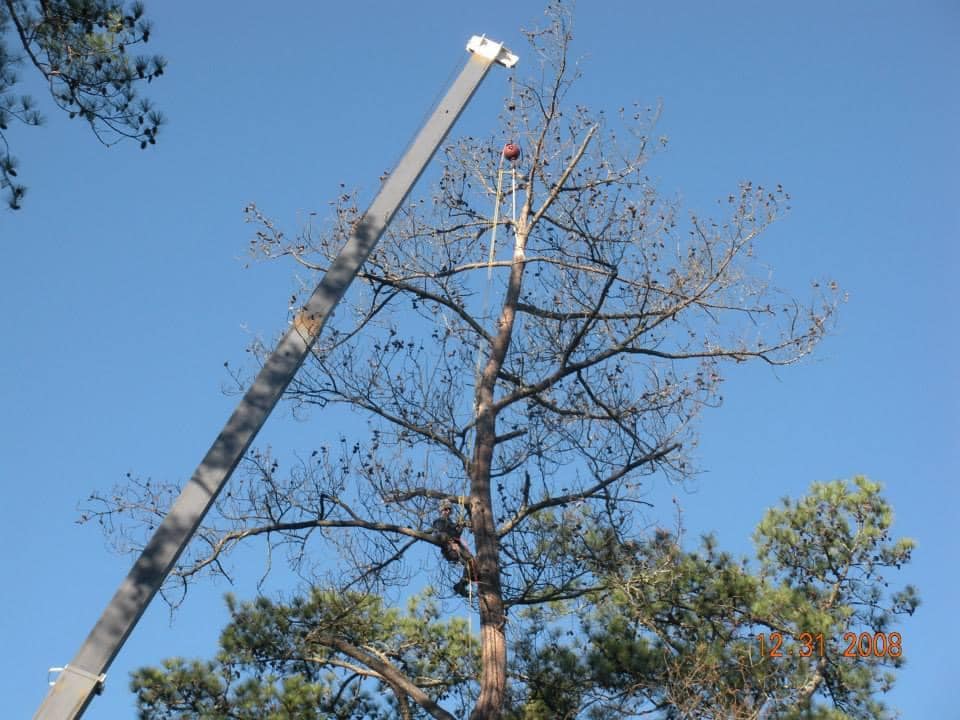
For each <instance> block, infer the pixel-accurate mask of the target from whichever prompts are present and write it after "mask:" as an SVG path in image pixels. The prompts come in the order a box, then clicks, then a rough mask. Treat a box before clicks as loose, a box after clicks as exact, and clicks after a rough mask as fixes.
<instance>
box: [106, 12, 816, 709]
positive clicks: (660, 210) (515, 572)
mask: <svg viewBox="0 0 960 720" xmlns="http://www.w3.org/2000/svg"><path fill="white" fill-rule="evenodd" d="M527 37H528V38H529V40H530V43H531V46H532V48H533V50H534V51H535V57H536V58H537V60H538V62H537V63H534V64H535V65H537V67H536V72H535V74H534V78H533V79H532V80H529V81H518V82H517V84H516V86H515V89H514V91H513V92H512V93H511V98H510V100H509V101H508V103H507V105H506V109H505V111H504V116H503V126H504V127H503V131H502V134H501V135H498V136H496V137H494V138H485V139H482V140H478V139H473V138H467V139H462V140H460V141H459V142H456V143H454V144H453V145H451V146H450V147H448V148H447V149H446V151H445V155H444V158H443V171H442V176H441V177H440V179H439V181H438V183H437V184H436V185H435V187H434V189H433V193H432V196H430V197H423V198H422V199H418V200H417V201H416V202H414V203H413V204H411V205H410V206H408V207H407V208H405V209H404V211H403V212H402V213H401V214H400V215H399V216H398V218H397V219H396V220H395V221H394V223H393V225H392V226H391V228H390V230H389V232H388V236H386V237H385V239H384V242H382V244H381V246H380V247H379V248H378V249H377V250H376V251H375V252H374V254H373V255H372V256H371V258H370V259H369V261H368V262H367V264H366V266H365V267H364V268H363V270H362V272H361V278H362V280H363V286H362V288H361V289H360V290H358V291H357V292H355V293H354V294H353V296H352V298H351V301H352V302H351V304H350V308H349V310H343V309H341V311H340V313H339V316H338V318H337V319H336V321H335V322H333V323H331V327H330V328H328V332H327V334H326V335H325V337H324V338H323V339H322V340H321V346H320V347H319V348H318V349H317V351H316V353H315V357H314V358H313V359H312V361H311V362H310V363H309V365H308V366H305V367H304V369H303V370H302V371H301V373H300V375H299V376H298V378H297V380H296V381H295V383H294V384H293V385H292V386H291V390H290V392H289V397H290V400H291V401H292V402H293V403H294V407H295V408H297V409H298V410H303V409H307V408H309V407H310V406H313V405H318V406H323V407H325V406H331V405H332V406H346V407H347V408H350V409H352V410H355V411H359V412H360V413H361V414H362V416H364V417H365V418H366V420H367V427H368V429H369V432H368V433H367V434H366V436H364V437H360V438H357V439H354V438H348V437H346V436H345V435H344V436H343V437H342V438H341V441H340V446H339V448H338V447H336V446H334V447H321V448H318V449H316V450H314V451H313V452H312V454H311V455H310V456H309V457H306V456H304V457H301V458H299V459H298V460H297V461H296V463H295V464H294V466H293V467H292V469H291V470H290V471H289V472H286V473H281V472H280V471H279V465H278V462H277V461H276V460H274V459H273V458H272V457H271V455H270V453H269V452H267V451H257V452H254V453H253V454H251V456H250V457H249V458H248V462H247V470H248V471H249V472H248V473H247V475H246V476H245V477H244V478H243V479H242V480H240V481H239V482H236V483H235V484H234V486H233V487H232V489H231V490H230V491H229V492H228V493H226V494H225V496H224V497H223V498H221V499H220V501H219V504H218V506H217V515H216V517H212V519H211V520H209V521H208V524H207V525H206V526H205V527H204V528H203V529H202V531H201V533H200V537H199V539H198V541H197V542H195V543H194V545H193V548H192V554H188V555H187V556H185V558H184V559H183V560H182V563H181V565H180V566H179V567H178V569H177V571H176V573H175V576H174V582H179V583H181V588H185V587H186V583H187V582H188V581H189V580H190V579H191V578H193V577H195V576H196V575H197V574H198V573H200V572H201V571H212V572H216V573H227V572H228V568H227V567H225V565H224V564H223V563H224V558H225V556H226V554H227V552H228V551H229V550H230V549H231V548H233V547H235V546H236V545H237V544H238V543H240V542H241V541H243V540H245V539H247V538H251V537H254V536H266V537H268V538H269V541H270V546H271V547H272V548H279V547H282V546H285V547H286V548H288V549H289V550H290V551H291V554H290V558H291V559H292V560H293V562H294V564H295V566H296V567H298V568H300V569H302V570H305V571H310V572H312V571H313V570H314V568H312V567H309V566H308V563H309V562H310V558H311V554H310V553H309V552H308V550H309V548H310V541H311V539H313V538H315V537H316V536H320V537H321V538H322V542H327V543H332V544H333V545H334V546H335V547H336V549H337V557H338V559H339V562H338V565H337V568H336V570H335V571H334V572H331V573H330V575H329V576H328V577H327V578H326V580H325V581H324V582H326V583H333V584H335V585H336V586H338V587H341V588H350V589H355V588H358V587H368V588H370V589H371V590H383V588H385V587H387V586H389V585H398V586H406V585H408V584H409V583H410V582H411V580H412V578H413V577H414V576H415V575H418V574H420V573H422V572H423V571H424V567H423V565H422V562H423V555H422V554H420V555H418V554H417V552H416V550H417V549H418V548H422V547H423V546H424V543H428V544H433V545H438V544H439V543H440V541H439V540H438V539H437V537H436V535H434V534H433V533H432V532H431V529H430V520H431V519H432V517H433V516H434V515H435V513H436V508H437V505H438V503H439V502H441V501H447V502H450V503H453V504H454V506H455V507H457V508H459V512H460V513H461V516H462V519H463V520H464V521H465V522H466V523H467V524H468V527H469V529H470V530H471V532H472V535H473V540H474V543H475V552H476V580H477V583H476V587H477V597H478V601H479V616H480V638H481V654H482V673H481V677H480V679H479V689H478V695H477V698H476V703H475V707H474V710H473V713H472V715H471V718H472V720H491V719H492V718H499V717H501V713H502V711H503V709H504V706H505V703H506V702H507V700H508V698H507V691H506V681H507V650H508V648H507V645H508V641H507V635H506V632H505V628H506V624H507V613H508V610H509V609H510V608H513V607H517V606H534V605H540V604H544V603H549V602H552V601H559V600H564V599H571V598H576V597H579V596H581V595H583V594H585V593H587V592H589V591H590V590H592V589H595V588H596V584H597V579H596V577H594V575H593V574H592V573H591V572H590V568H591V567H594V566H595V564H596V562H597V556H598V555H602V554H603V553H604V552H606V551H607V549H608V548H610V547H613V546H616V545H621V544H622V543H623V542H624V541H625V540H626V538H627V537H628V536H629V535H630V533H632V532H634V530H635V528H634V524H635V522H636V517H637V513H636V510H637V508H638V507H639V506H640V504H642V503H644V500H643V497H644V492H646V487H645V485H644V483H643V482H642V481H643V479H644V478H647V477H649V476H652V475H654V474H655V473H659V474H661V475H663V476H665V477H667V478H670V479H673V480H683V479H685V478H688V477H690V476H691V475H692V473H693V472H694V469H693V467H692V459H691V454H690V450H691V447H692V446H693V444H694V441H695V432H694V430H695V426H694V423H695V419H696V418H697V416H698V414H699V412H700V410H701V409H702V408H704V407H706V406H713V405H716V404H718V403H719V400H720V398H719V394H718V388H719V384H720V382H721V379H722V376H721V370H722V368H723V365H724V364H725V363H726V362H729V361H732V362H735V363H741V362H746V361H753V360H759V361H762V362H764V363H766V364H770V365H788V364H791V363H794V362H796V361H798V360H799V359H801V358H802V357H804V356H805V355H807V354H808V353H809V352H810V351H811V350H812V349H813V347H814V346H815V345H816V344H817V342H818V341H819V340H820V339H821V337H822V336H823V334H824V332H825V329H826V327H827V325H828V323H829V320H830V318H831V315H832V314H833V312H834V308H835V300H834V299H833V298H830V297H822V298H818V299H816V300H815V301H814V302H813V303H812V304H810V305H804V304H802V303H800V302H798V301H797V300H794V299H793V298H792V297H790V296H788V295H785V294H783V293H781V292H780V291H778V290H776V289H775V288H773V287H771V286H770V285H769V284H768V282H767V279H766V275H765V273H764V272H763V269H762V268H760V267H759V266H758V265H757V264H756V262H755V260H754V257H753V256H754V250H755V247H756V245H757V242H758V240H759V239H760V237H761V235H762V233H763V232H764V231H765V230H767V228H768V227H769V226H770V225H771V224H772V223H773V222H774V221H775V220H776V219H778V217H780V216H781V214H782V213H783V212H784V210H785V209H786V203H787V202H788V199H789V197H788V195H787V194H786V193H785V192H784V191H783V190H782V188H780V187H779V186H777V187H776V188H775V189H767V188H765V187H761V186H759V185H754V184H752V183H749V182H747V183H743V184H742V185H741V186H740V187H739V188H738V189H737V190H736V191H735V192H734V193H732V194H730V195H729V197H727V198H726V201H725V202H723V203H722V204H721V209H722V211H723V217H722V218H718V219H712V218H707V217H701V216H699V215H696V214H693V213H689V214H686V215H685V214H684V213H683V212H682V210H681V208H680V207H679V206H678V204H677V203H676V202H673V201H670V200H667V199H664V198H662V197H661V196H659V195H658V194H657V192H656V190H655V188H654V186H653V184H652V183H651V182H650V180H649V179H648V178H647V176H646V175H645V174H644V167H645V164H646V162H647V159H648V157H649V156H650V154H651V153H652V152H653V150H654V147H655V146H656V145H658V143H659V141H658V140H655V139H653V138H652V133H653V130H654V122H655V120H656V115H657V112H656V109H655V108H654V109H646V110H645V109H642V108H640V107H639V106H634V109H633V110H631V111H627V110H626V109H621V111H620V112H619V114H614V115H612V116H608V115H606V114H605V113H603V112H599V113H594V112H592V111H591V110H589V109H588V108H586V107H583V106H581V105H577V104H575V103H573V102H571V101H570V97H571V95H570V91H571V88H572V87H574V83H575V81H576V80H577V79H578V78H579V69H578V67H577V66H576V65H575V64H574V63H572V62H571V59H570V53H569V43H570V38H571V35H570V30H569V17H568V16H567V14H566V11H565V10H563V9H559V10H556V9H555V10H552V11H551V15H550V22H549V24H548V25H547V26H546V27H545V28H544V29H541V30H534V31H529V32H528V33H527ZM505 140H509V141H512V142H515V143H518V144H520V145H521V146H522V147H523V149H524V154H523V156H522V157H521V158H519V159H518V160H517V161H515V163H512V162H511V161H509V160H504V159H503V158H502V154H501V147H502V144H503V141H505ZM514 186H515V188H516V190H515V192H514V189H513V188H514ZM498 188H500V190H499V191H498ZM514 204H515V210H514ZM334 206H335V214H334V218H333V221H332V222H331V223H330V225H329V226H328V227H325V228H323V229H322V230H319V231H317V230H314V229H313V228H306V229H305V230H304V232H302V233H300V234H299V235H298V236H297V237H296V238H294V239H288V238H287V237H286V236H285V235H284V234H283V232H282V231H280V230H279V229H278V227H277V226H276V225H275V224H274V223H273V222H272V221H271V220H269V219H268V218H267V217H266V216H265V215H263V214H262V213H261V212H260V211H259V210H257V209H256V208H255V207H253V206H251V207H250V208H248V213H249V219H250V220H251V221H253V222H254V223H255V224H256V226H257V236H256V239H255V241H254V247H255V252H256V253H258V254H261V255H263V256H266V257H270V258H276V257H290V258H293V259H294V260H295V261H296V262H297V263H299V264H300V265H301V266H302V267H304V268H307V269H308V270H310V271H312V272H321V271H323V270H324V269H325V268H326V266H327V263H329V262H330V261H331V259H332V258H333V257H334V256H335V254H336V253H337V251H338V250H339V248H340V246H341V244H342V242H343V238H344V237H346V236H347V234H348V231H349V229H350V227H351V225H352V223H353V222H355V221H356V219H357V217H358V211H357V208H356V206H355V203H354V197H353V196H352V195H351V194H349V193H345V194H343V195H342V196H340V198H339V199H338V200H337V201H336V202H335V203H334ZM494 231H496V232H497V233H498V234H499V237H500V238H501V239H502V238H504V237H508V238H509V240H510V247H509V251H508V249H507V248H505V247H502V246H500V247H495V248H493V250H489V248H490V244H491V236H492V235H493V233H494ZM488 252H489V255H488ZM488 278H489V280H488ZM834 289H835V288H834ZM293 300H294V302H293V303H292V304H293V305H295V304H296V297H295V298H294V299H293ZM324 413H325V417H331V416H332V414H333V410H332V409H331V408H329V407H328V408H327V409H326V410H325V411H324ZM169 492H171V490H170V489H169V488H154V487H153V486H151V485H149V484H147V483H142V482H141V483H134V484H132V485H130V486H127V488H126V489H125V490H124V491H123V492H122V493H121V494H119V495H117V496H116V497H113V498H110V497H104V498H99V500H100V501H99V502H98V501H97V500H98V498H97V497H94V502H93V503H92V507H91V510H90V516H91V517H93V516H96V517H98V518H99V519H100V520H101V522H104V523H106V524H107V525H108V526H110V527H112V528H113V530H114V532H115V533H116V537H117V538H118V539H120V540H121V541H124V540H126V541H127V542H128V545H129V546H130V547H136V546H137V545H138V543H139V535H137V533H136V532H134V533H133V534H132V535H126V534H125V530H124V528H129V527H131V526H128V525H125V524H123V523H119V524H117V519H118V518H117V513H121V512H122V513H123V514H125V515H126V516H127V517H131V516H132V517H134V518H136V519H137V521H138V522H137V523H134V525H133V526H132V527H134V528H135V529H136V528H138V527H142V523H143V521H144V520H145V519H147V520H149V518H152V517H157V518H159V517H160V516H161V515H162V512H163V510H164V509H165V507H166V505H167V503H168V497H169ZM138 523H139V524H138ZM435 554H436V549H435V548H432V549H431V555H435ZM418 563H420V564H419V565H418Z"/></svg>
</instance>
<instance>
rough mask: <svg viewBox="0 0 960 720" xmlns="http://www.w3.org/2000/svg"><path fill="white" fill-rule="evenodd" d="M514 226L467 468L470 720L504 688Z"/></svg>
mask: <svg viewBox="0 0 960 720" xmlns="http://www.w3.org/2000/svg"><path fill="white" fill-rule="evenodd" d="M525 221H526V212H524V213H523V215H522V217H521V220H520V224H519V226H518V230H517V234H516V239H515V244H514V251H513V264H512V266H511V268H510V280H509V283H508V285H507V294H506V297H505V298H504V303H503V309H502V310H501V312H500V319H499V321H498V325H497V333H496V335H495V336H494V338H493V342H492V343H491V347H490V357H489V359H488V361H487V364H486V367H485V368H484V370H483V374H482V375H481V377H480V381H479V384H478V387H477V411H476V412H477V424H476V428H477V430H476V432H477V434H476V441H475V445H474V452H473V460H472V462H471V467H470V514H471V522H472V527H473V536H474V542H475V543H476V550H477V579H478V590H477V598H478V600H479V602H480V652H481V656H480V657H481V663H482V670H481V674H480V696H479V697H478V698H477V705H476V707H475V708H474V709H473V712H472V713H471V714H470V720H499V718H500V716H501V713H502V710H503V705H504V701H505V698H506V686H507V640H506V635H505V631H504V626H505V625H506V621H507V617H506V612H505V610H504V606H503V591H502V588H501V586H500V543H499V540H498V538H497V527H496V522H495V519H494V517H493V496H492V493H491V491H490V469H491V464H492V461H493V451H494V448H495V446H496V438H497V416H496V412H495V410H494V407H493V404H494V389H495V387H496V383H497V376H498V374H499V373H500V369H501V368H502V367H503V361H504V358H505V357H506V355H507V350H508V348H509V347H510V339H511V336H512V334H513V325H514V319H515V317H516V307H517V301H518V299H519V297H520V288H521V286H522V283H523V270H524V263H525V255H524V247H525V245H526V239H527V233H526V232H523V231H522V230H520V229H519V228H522V227H523V226H524V224H525Z"/></svg>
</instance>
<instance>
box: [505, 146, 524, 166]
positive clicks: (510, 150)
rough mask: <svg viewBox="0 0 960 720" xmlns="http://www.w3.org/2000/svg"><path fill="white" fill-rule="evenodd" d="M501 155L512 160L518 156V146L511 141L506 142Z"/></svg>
mask: <svg viewBox="0 0 960 720" xmlns="http://www.w3.org/2000/svg"><path fill="white" fill-rule="evenodd" d="M503 157H504V159H505V160H509V161H510V162H513V161H514V160H516V159H517V158H518V157H520V146H519V145H517V144H515V143H512V142H509V143H507V144H506V145H504V146H503Z"/></svg>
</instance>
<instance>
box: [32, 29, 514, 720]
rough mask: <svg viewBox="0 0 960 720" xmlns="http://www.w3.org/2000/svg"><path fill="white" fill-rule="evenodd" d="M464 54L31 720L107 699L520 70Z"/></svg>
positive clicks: (494, 56) (482, 51) (496, 52)
mask: <svg viewBox="0 0 960 720" xmlns="http://www.w3.org/2000/svg"><path fill="white" fill-rule="evenodd" d="M467 49H468V50H469V51H470V52H471V53H472V54H471V56H470V58H469V60H468V61H467V63H466V65H465V66H464V68H463V70H461V71H460V74H459V75H458V76H457V78H456V80H454V82H453V84H452V85H451V86H450V89H449V90H447V94H446V95H445V96H444V98H443V99H442V100H441V101H440V103H439V105H437V107H436V108H435V110H434V111H433V114H432V115H431V116H430V118H429V119H428V120H427V122H426V124H425V125H424V126H423V128H421V130H420V132H419V133H418V134H417V136H416V137H415V138H414V140H413V143H412V144H411V145H410V147H409V148H408V150H407V152H406V153H405V154H404V156H403V158H401V160H400V163H399V164H398V165H397V167H396V168H395V169H394V170H393V172H392V173H391V174H390V175H389V176H388V177H387V178H386V180H385V182H384V183H383V185H382V187H381V188H380V191H379V192H378V193H377V196H376V197H375V198H374V199H373V202H372V203H371V204H370V207H369V208H368V209H367V211H366V213H364V215H363V216H362V217H361V218H360V220H359V221H358V222H357V224H356V226H355V227H354V229H353V232H352V234H351V236H350V239H349V240H348V241H347V244H346V245H345V246H344V248H343V249H342V250H341V251H340V254H339V255H338V256H337V257H336V259H334V261H333V263H331V265H330V267H329V268H328V270H327V272H326V274H324V276H323V279H322V280H321V281H320V284H319V285H317V287H316V289H315V290H314V291H313V294H312V295H311V296H310V299H309V300H308V301H307V303H306V304H305V305H304V306H303V308H302V309H301V310H300V311H299V312H298V313H297V315H296V317H295V318H294V321H293V322H292V323H291V325H290V328H289V329H288V330H287V332H286V333H285V334H284V336H283V337H282V338H281V339H280V341H279V343H278V344H277V346H276V348H275V349H274V351H273V352H272V353H271V354H270V356H269V357H268V358H267V361H266V362H265V363H264V365H263V367H262V368H261V370H260V372H259V373H258V374H257V376H256V378H255V379H254V382H253V385H251V387H250V389H249V390H247V392H246V394H245V395H244V396H243V399H242V400H241V401H240V403H239V405H237V408H236V409H235V410H234V411H233V414H232V415H231V416H230V418H229V419H228V420H227V423H226V425H225V426H224V428H223V430H222V431H221V432H220V434H219V435H218V436H217V439H216V440H214V442H213V445H212V446H211V447H210V450H208V451H207V454H206V456H205V457H204V458H203V461H202V462H201V463H200V465H199V466H198V467H197V469H196V470H195V471H194V473H193V475H192V477H191V478H190V481H189V482H188V483H187V484H186V486H185V487H184V488H183V490H182V491H181V493H180V496H179V497H178V498H177V500H176V502H174V504H173V507H171V508H170V512H169V513H168V514H167V516H166V517H165V518H164V520H163V522H162V523H161V524H160V525H159V527H158V528H157V529H156V531H154V533H153V535H152V536H151V538H150V540H149V542H148V543H147V545H146V547H144V549H143V551H142V552H141V554H140V556H139V558H137V561H136V562H135V563H134V565H133V568H132V569H131V570H130V572H129V573H128V574H127V576H126V578H125V579H124V580H123V582H122V583H121V584H120V587H119V588H118V589H117V591H116V593H115V594H114V596H113V599H112V600H111V601H110V603H109V604H108V605H107V607H106V609H105V610H104V611H103V614H102V615H101V616H100V619H99V620H98V621H97V624H96V625H95V626H94V628H93V630H92V631H91V632H90V634H89V635H88V636H87V639H86V640H85V641H84V643H83V645H82V646H81V647H80V650H79V651H78V652H77V654H76V656H75V657H74V658H73V660H71V661H70V664H69V665H67V666H66V667H65V668H64V670H63V672H61V673H60V676H59V677H58V678H57V681H56V683H55V684H54V685H53V687H52V688H51V689H50V692H49V693H48V694H47V696H46V698H45V699H44V701H43V703H42V704H41V706H40V708H39V710H38V711H37V713H36V714H35V715H34V720H74V719H75V718H79V717H80V716H81V715H82V714H83V712H84V710H86V708H87V706H88V705H89V704H90V701H91V700H92V699H93V696H94V695H96V694H98V693H99V692H101V691H102V689H103V683H104V680H105V677H106V672H107V669H108V668H109V667H110V664H111V663H112V662H113V660H114V658H115V657H116V656H117V653H119V652H120V648H121V647H122V646H123V644H124V642H125V641H126V639H127V637H128V636H129V635H130V633H131V632H132V631H133V629H134V627H136V624H137V622H138V621H139V620H140V617H141V616H142V615H143V613H144V611H145V610H146V609H147V606H148V605H149V604H150V601H151V600H152V599H153V597H154V596H155V595H156V594H157V591H158V590H159V589H160V586H161V585H162V584H163V582H164V580H165V579H166V578H167V575H168V574H169V572H170V570H171V569H172V568H173V566H174V564H175V563H176V562H177V559H178V558H179V557H180V554H181V553H182V552H183V550H184V549H185V548H186V546H187V543H189V541H190V539H191V538H192V537H193V534H194V533H195V532H196V530H197V527H199V525H200V523H201V521H202V520H203V518H204V516H205V515H206V514H207V511H208V510H209V509H210V507H211V506H212V505H213V503H214V501H215V500H216V499H217V496H218V495H219V494H220V491H221V490H222V489H223V486H224V485H225V484H226V482H227V480H229V479H230V475H231V474H232V473H233V471H234V469H235V468H236V467H237V465H238V464H239V462H240V460H241V459H242V458H243V455H244V454H245V453H246V451H247V449H248V448H249V447H250V444H251V443H252V442H253V439H254V438H255V437H256V435H257V433H258V432H259V431H260V428H261V427H263V424H264V422H266V420H267V417H269V415H270V413H271V411H272V410H273V408H274V407H275V406H276V404H277V402H278V401H279V400H280V397H281V396H282V395H283V392H284V391H285V390H286V389H287V386H288V385H289V384H290V382H291V381H292V380H293V378H294V375H296V372H297V370H298V369H299V368H300V366H301V365H302V364H303V361H304V360H305V359H306V357H307V354H308V353H309V352H310V350H311V348H312V347H313V345H314V343H315V342H316V340H317V338H318V337H319V335H320V332H321V330H322V329H323V326H324V325H325V324H326V321H327V319H328V318H329V317H330V314H331V312H332V311H333V309H334V307H336V305H337V303H338V302H340V300H341V298H342V297H343V295H344V293H346V291H347V288H348V287H349V286H350V283H351V282H353V279H354V277H355V276H356V274H357V272H358V271H359V270H360V266H361V265H362V264H363V262H364V261H365V260H366V259H367V257H368V256H369V255H370V253H371V251H372V250H373V248H374V247H375V246H376V244H377V242H378V241H379V240H380V236H381V235H382V234H383V232H384V230H386V228H387V225H388V224H389V223H390V220H391V219H392V218H393V215H394V213H396V211H397V209H398V208H399V206H400V204H401V203H402V202H403V201H404V199H405V198H406V197H407V195H408V194H409V192H410V190H411V188H412V187H413V185H414V183H416V181H417V178H419V177H420V174H421V173H422V172H423V170H424V168H426V166H427V164H428V163H429V162H430V159H431V158H432V157H433V154H434V153H435V152H436V150H437V148H438V147H439V146H440V143H442V142H443V139H444V138H445V137H446V135H447V133H448V132H449V131H450V128H451V127H452V126H453V124H454V122H455V121H456V119H457V118H458V117H459V115H460V113H461V112H462V111H463V109H464V107H466V105H467V103H468V102H469V101H470V98H471V97H472V96H473V93H474V92H475V91H476V89H477V87H478V86H479V85H480V81H481V80H483V78H484V76H485V75H486V73H487V70H489V68H490V66H491V65H492V64H493V63H494V62H497V63H499V64H501V65H505V66H507V67H512V66H513V65H515V64H516V62H517V57H516V56H515V55H513V54H512V53H511V52H509V51H508V50H507V49H506V48H504V47H503V45H502V44H501V43H496V42H492V41H491V40H488V39H487V38H486V37H481V36H474V37H473V38H471V39H470V42H469V43H468V45H467Z"/></svg>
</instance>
